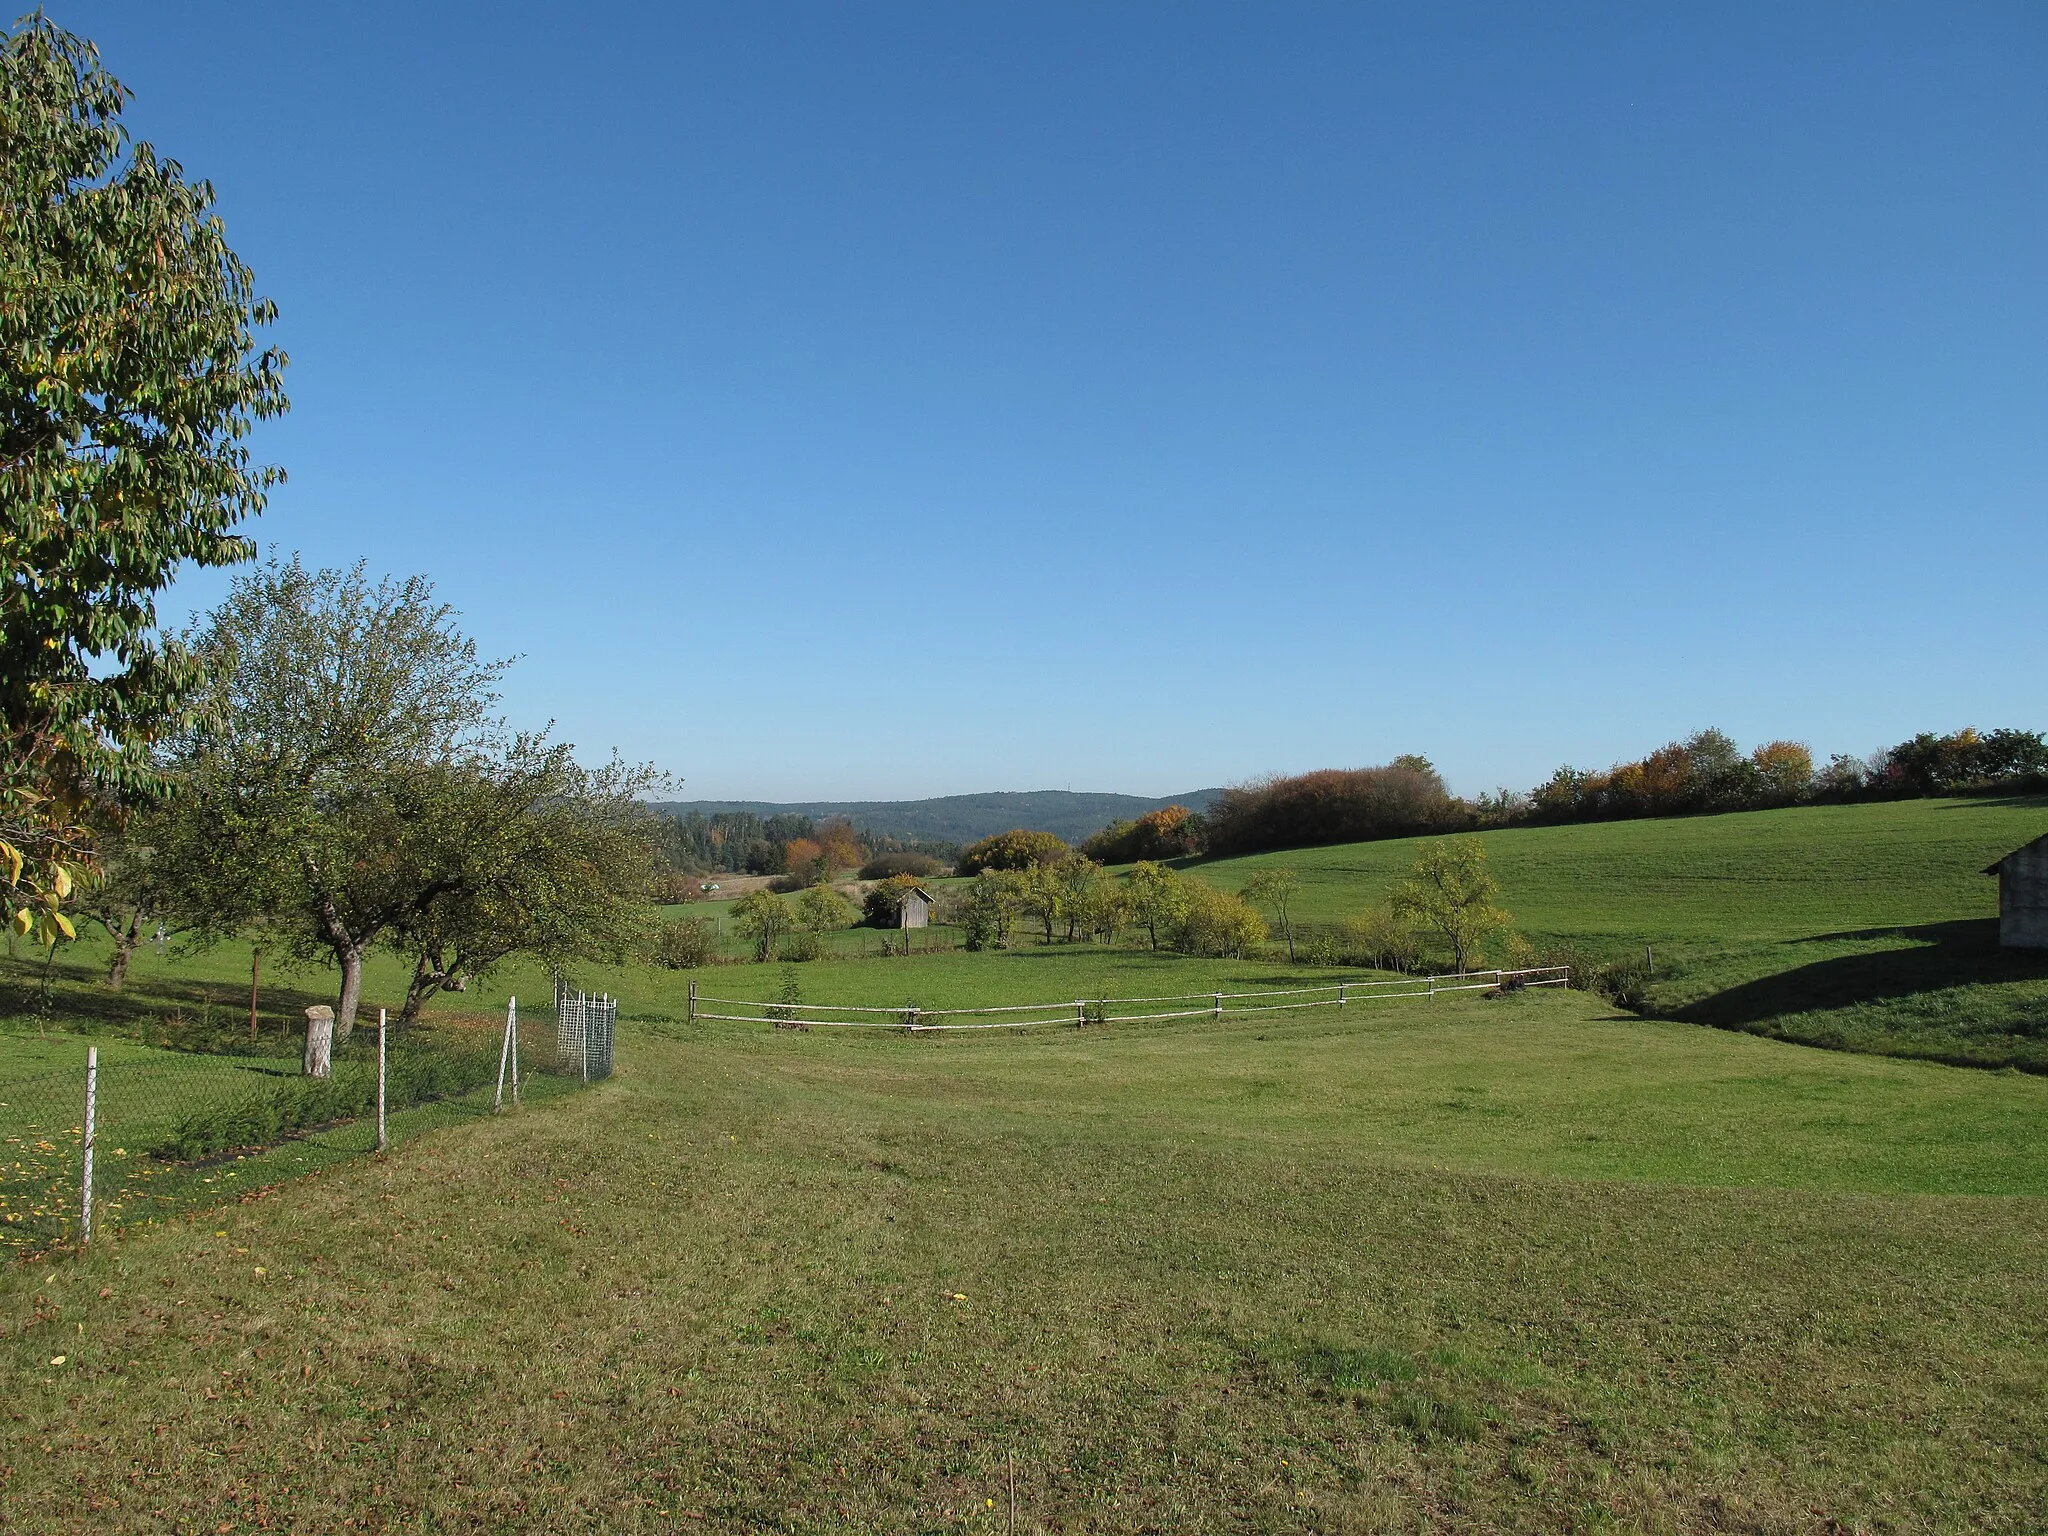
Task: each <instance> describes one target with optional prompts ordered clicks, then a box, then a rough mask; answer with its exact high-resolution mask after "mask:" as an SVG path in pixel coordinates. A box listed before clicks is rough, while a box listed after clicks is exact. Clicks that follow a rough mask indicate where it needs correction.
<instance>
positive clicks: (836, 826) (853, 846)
mask: <svg viewBox="0 0 2048 1536" xmlns="http://www.w3.org/2000/svg"><path fill="white" fill-rule="evenodd" d="M817 841H818V851H819V853H820V855H821V856H822V857H823V858H824V861H825V870H826V874H827V876H828V877H829V876H830V875H831V874H832V873H834V872H836V871H838V870H842V869H852V868H854V867H855V866H857V865H858V864H859V863H860V859H861V853H860V839H859V838H858V837H857V836H856V835H855V834H854V830H853V823H852V822H850V821H848V820H847V819H846V818H845V817H844V816H834V817H833V818H831V819H830V820H829V821H823V822H820V823H819V824H818V831H817Z"/></svg>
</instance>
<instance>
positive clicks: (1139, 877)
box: [1124, 859, 1194, 949]
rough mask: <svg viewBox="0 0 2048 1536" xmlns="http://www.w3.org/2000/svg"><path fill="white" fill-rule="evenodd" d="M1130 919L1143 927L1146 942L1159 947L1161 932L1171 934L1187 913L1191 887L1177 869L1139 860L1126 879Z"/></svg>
mask: <svg viewBox="0 0 2048 1536" xmlns="http://www.w3.org/2000/svg"><path fill="white" fill-rule="evenodd" d="M1124 889H1125V893H1126V898H1127V901H1128V908H1129V911H1130V914H1131V921H1132V922H1134V923H1136V924H1137V925H1138V926H1139V927H1141V928H1143V929H1144V930H1145V938H1146V941H1147V942H1148V943H1149V944H1150V945H1151V947H1152V948H1154V949H1157V948H1158V947H1159V935H1160V933H1161V932H1162V931H1164V932H1166V933H1168V934H1171V933H1172V932H1173V930H1174V929H1175V928H1176V927H1177V926H1178V925H1179V923H1180V921H1181V919H1183V918H1184V917H1186V916H1187V914H1188V908H1189V904H1190V903H1191V902H1192V900H1193V899H1194V898H1193V896H1192V895H1191V894H1190V892H1191V887H1190V885H1189V883H1188V882H1187V881H1186V880H1185V879H1183V878H1182V877H1181V876H1180V875H1179V874H1178V873H1177V872H1176V871H1174V870H1172V869H1169V868H1168V867H1167V866H1166V865H1164V864H1155V863H1153V862H1152V861H1151V860H1149V859H1146V860H1143V861H1141V862H1140V863H1139V864H1137V865H1136V867H1134V868H1133V869H1132V870H1131V872H1130V874H1129V875H1128V876H1127V877H1126V878H1125V881H1124Z"/></svg>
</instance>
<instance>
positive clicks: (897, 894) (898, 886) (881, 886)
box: [861, 875, 919, 928]
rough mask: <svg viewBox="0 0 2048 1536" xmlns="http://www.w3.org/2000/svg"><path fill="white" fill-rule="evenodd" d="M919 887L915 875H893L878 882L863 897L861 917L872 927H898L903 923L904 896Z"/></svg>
mask: <svg viewBox="0 0 2048 1536" xmlns="http://www.w3.org/2000/svg"><path fill="white" fill-rule="evenodd" d="M917 889H919V885H918V881H917V877H916V876H915V875H891V876H890V877H889V878H888V879H886V880H882V881H879V882H877V883H876V884H875V885H874V886H873V887H871V888H870V889H869V891H868V893H867V894H866V895H865V896H864V897H862V898H861V917H862V921H863V922H865V923H866V924H867V925H868V926H869V927H870V928H898V927H901V926H902V924H903V898H904V897H906V896H908V895H909V894H910V893H911V892H912V891H914V890H917Z"/></svg>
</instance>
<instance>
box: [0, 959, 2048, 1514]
mask: <svg viewBox="0 0 2048 1536" xmlns="http://www.w3.org/2000/svg"><path fill="white" fill-rule="evenodd" d="M910 964H911V965H915V964H917V962H911V963H910ZM867 968H868V969H870V970H886V969H888V967H887V966H886V965H883V964H880V963H875V964H870V965H869V966H868V967H867ZM2044 1109H2048V1083H2044V1082H2042V1081H2040V1080H2038V1079H2034V1078H2027V1077H2022V1076H2017V1075H2006V1076H1998V1075H1992V1074H1984V1073H1962V1072H1956V1071H1953V1070H1950V1069H1946V1068H1942V1067H1939V1066H1934V1065H1929V1064H1922V1063H1909V1062H1892V1061H1881V1060H1876V1059H1870V1058H1858V1057H1851V1056H1839V1055H1837V1056H1829V1055H1822V1054H1819V1053H1813V1052H1802V1051H1799V1050H1796V1049H1794V1048H1791V1047H1788V1046H1785V1045H1782V1044H1778V1043H1775V1042H1770V1041H1765V1040H1758V1039H1749V1038H1743V1037H1740V1036H1732V1035H1729V1034H1725V1033H1720V1032H1716V1031H1707V1030H1699V1029H1690V1028H1686V1027H1683V1026H1679V1025H1672V1024H1665V1023H1644V1022H1640V1021H1635V1020H1629V1019H1625V1018H1616V1017H1613V1016H1611V1015H1609V1014H1607V1013H1605V1012H1604V1011H1603V1010H1602V1009H1600V1008H1599V1007H1598V1005H1597V1004H1596V1003H1595V1001H1594V1000H1592V999H1588V998H1585V997H1580V996H1572V995H1562V994H1550V995H1545V996H1540V997H1524V998H1521V999H1516V1000H1507V1001H1502V1002H1479V1001H1472V1000H1461V1001H1454V1002H1443V1001H1439V1002H1438V1003H1435V1004H1419V1005H1409V1006H1408V1007H1406V1008H1405V1009H1404V1010H1402V1011H1400V1012H1398V1013H1391V1012H1390V1013H1387V1014H1383V1015H1378V1016H1374V1017H1365V1016H1353V1015H1347V1016H1346V1017H1344V1018H1342V1019H1338V1018H1336V1017H1335V1016H1333V1015H1329V1014H1325V1015H1309V1016H1295V1017H1294V1018H1293V1019H1292V1020H1286V1019H1281V1020H1272V1021H1257V1022H1236V1021H1226V1022H1225V1023H1223V1024H1211V1023H1209V1022H1207V1021H1197V1022H1196V1023H1195V1024H1194V1025H1193V1027H1186V1026H1181V1027H1176V1028H1174V1029H1172V1030H1170V1031H1169V1030H1168V1029H1166V1028H1164V1027H1157V1028H1150V1029H1139V1028H1131V1029H1125V1030H1119V1029H1116V1028H1111V1029H1107V1030H1100V1031H1088V1032H1075V1031H1049V1032H1047V1033H1045V1034H1043V1035H1037V1036H1025V1037H998V1038H989V1037H948V1038H943V1039H939V1038H932V1037H920V1038H916V1039H911V1038H907V1037H904V1036H902V1035H897V1034H883V1035H858V1036H844V1035H838V1036H834V1035H826V1034H822V1033H816V1034H792V1033H780V1034H777V1033H773V1032H769V1031H760V1030H755V1031H739V1030H735V1029H730V1028H727V1027H724V1026H703V1025H700V1026H697V1027H694V1028H692V1027H686V1026H650V1025H641V1026H637V1027H635V1028H633V1029H630V1030H628V1031H626V1032H625V1039H624V1042H623V1047H622V1070H621V1074H620V1076H619V1078H618V1079H617V1080H615V1081H614V1082H612V1083H609V1084H606V1085H603V1086H602V1087H599V1088H597V1089H594V1090H592V1091H590V1092H587V1093H583V1094H578V1095H574V1096H572V1097H570V1098H568V1099H566V1100H563V1101H561V1102H560V1103H558V1104H555V1105H552V1106H550V1107H549V1108H548V1109H547V1110H546V1111H545V1112H532V1113H524V1114H521V1115H520V1116H518V1117H507V1118H504V1119H500V1120H496V1121H491V1122H487V1123H484V1124H482V1125H479V1126H476V1127H474V1128H473V1129H471V1130H469V1131H466V1132H463V1133H461V1134H459V1135H450V1134H438V1135H432V1136H427V1137H423V1138H421V1139H419V1140H416V1141H414V1142H412V1143H410V1144H408V1145H406V1146H404V1147H401V1148H400V1149H399V1150H397V1151H396V1152H394V1153H393V1154H390V1155H389V1156H387V1157H384V1158H380V1159H372V1160H368V1161H363V1162H358V1163H355V1164H352V1165H349V1166H345V1167H340V1168H337V1169H334V1170H332V1171H330V1172H327V1173H324V1174H321V1175H319V1176H317V1177H316V1178H314V1179H312V1180H310V1181H301V1182H300V1183H298V1184H296V1185H294V1186H293V1187H292V1188H291V1189H290V1190H289V1192H288V1193H280V1194H277V1195H273V1196H271V1197H269V1198H264V1199H260V1200H256V1201H254V1202H252V1203H246V1204H243V1205H240V1206H237V1207H234V1208H232V1209H230V1210H227V1211H224V1212H220V1213H217V1214H216V1215H214V1216H212V1217H210V1218H208V1219H207V1220H205V1221H204V1222H203V1223H200V1224H197V1225H193V1226H189V1227H184V1228H176V1229H169V1230H164V1229H159V1230H156V1231H152V1232H147V1233H142V1234H138V1235H134V1236H130V1237H125V1238H123V1239H121V1240H119V1241H117V1242H114V1243H111V1244H108V1245H106V1246H105V1247H103V1248H100V1249H98V1250H97V1251H95V1252H93V1253H91V1254H90V1255H88V1256H87V1257H86V1258H84V1259H83V1260H81V1261H78V1262H75V1263H69V1264H65V1265H61V1266H56V1267H49V1266H40V1265H39V1266H31V1267H16V1268H14V1269H12V1270H11V1271H7V1272H5V1273H0V1319H4V1323H5V1335H4V1338H0V1394H4V1397H5V1401H6V1405H7V1409H6V1411H7V1412H8V1413H9V1415H10V1421H9V1426H8V1427H9V1431H10V1433H9V1435H8V1437H7V1445H8V1449H7V1450H6V1452H5V1453H4V1454H5V1471H4V1474H0V1525H4V1526H6V1528H8V1529H20V1530H35V1531H38V1532H49V1533H62V1532H71V1531H80V1532H83V1531H93V1532H106V1531H131V1530H133V1531H142V1530H148V1531H163V1530H172V1531H214V1532H230V1531H241V1530H253V1529H261V1528H266V1527H268V1528H280V1529H293V1530H307V1531H312V1530H320V1531H327V1530H337V1529H342V1528H344V1525H345V1522H353V1525H352V1527H349V1528H353V1529H357V1530H395V1529H400V1528H403V1529H408V1530H410V1529H433V1530H441V1531H476V1532H484V1531H490V1532H498V1531H510V1530H533V1531H550V1532H574V1531H606V1532H653V1531H661V1532H667V1531H673V1530H693V1531H694V1530H711V1531H731V1532H740V1531H760V1530H778V1531H787V1532H813V1531H817V1532H824V1531H834V1532H843V1531H863V1532H865V1531H873V1532H884V1531H886V1532H902V1531H912V1532H922V1531H941V1530H943V1531H955V1530H964V1531H1002V1530H1005V1529H1008V1518H1009V1501H1010V1495H1011V1486H1012V1483H1011V1477H1012V1472H1011V1469H1012V1467H1013V1466H1014V1487H1015V1495H1016V1503H1017V1524H1016V1529H1018V1530H1020V1531H1029V1532H1037V1531H1096V1532H1124V1531H1132V1532H1136V1531H1165V1530H1171V1531H1187V1532H1204V1531H1275V1532H1278V1531H1302V1532H1310V1531H1314V1532H1365V1531H1388V1530H1396V1531H1398V1530H1422V1529H1429V1530H1461V1531H1481V1530H1530V1531H1535V1530H1543V1531H1553V1530H1646V1531H1676V1530H1701V1531H1707V1530H1713V1531H1728V1530H1741V1531H1752V1532H1776V1531H1787V1532H1790V1531H1823V1530H1826V1531H1845V1530H1857V1531H1872V1532H1877V1531H1950V1530H1953V1531H1962V1530H1970V1531H2014V1532H2017V1531H2025V1530H2032V1529H2036V1528H2038V1515H2039V1511H2040V1510H2041V1509H2042V1508H2043V1507H2048V1461H2044V1459H2043V1457H2042V1456H2041V1454H2040V1450H2039V1447H2040V1446H2041V1445H2042V1444H2043V1443H2048V1388H2044V1382H2048V1369H2044V1365H2048V1361H2044V1353H2048V1348H2044V1346H2048V1340H2044V1329H2043V1325H2042V1322H2041V1319H2042V1317H2043V1316H2044V1315H2048V1279H2044V1269H2043V1266H2042V1265H2041V1263H2040V1257H2041V1254H2042V1252H2043V1246H2044V1240H2048V1205H2044V1203H2043V1202H2042V1201H2041V1200H2040V1199H2038V1198H2034V1197H2035V1196H2038V1194H2039V1192H2040V1191H2041V1189H2042V1187H2043V1183H2044V1173H2048V1168H2044V1154H2043V1152H2042V1150H2041V1149H2042V1141H2041V1138H2040V1136H2039V1134H2038V1132H2039V1129H2040V1126H2041V1124H2042V1123H2043V1111H2044ZM60 1359H61V1362H62V1363H61V1364H59V1363H53V1362H57V1361H59V1360H60Z"/></svg>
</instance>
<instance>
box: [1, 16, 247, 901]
mask: <svg viewBox="0 0 2048 1536" xmlns="http://www.w3.org/2000/svg"><path fill="white" fill-rule="evenodd" d="M126 100H127V92H126V91H125V90H124V89H123V88H122V86H121V85H120V83H119V82H118V81H116V80H115V79H114V78H113V77H112V76H111V75H109V74H108V73H107V72H106V71H105V70H104V69H103V68H102V67H101V65H100V62H99V57H98V54H97V52H96V51H95V50H94V49H93V47H92V45H91V44H90V43H87V42H86V41H84V40H83V39H81V38H78V37H74V36H72V35H71V34H70V33H68V32H65V31H63V30H61V29H60V28H58V27H57V26H56V25H54V24H53V23H52V22H50V21H49V20H48V19H47V18H45V17H44V16H42V15H41V14H40V13H38V14H36V15H34V16H31V17H29V18H27V19H26V20H25V21H24V22H23V23H22V24H21V25H20V26H18V27H17V28H16V29H15V30H14V31H13V32H12V33H10V34H9V35H8V36H7V37H6V38H5V40H4V42H0V394H4V397H5V399H4V409H0V422H4V425H0V458H4V460H5V463H6V466H7V472H6V474H5V475H4V476H0V566H4V569H5V573H6V574H5V576H4V578H0V916H4V917H5V918H6V919H7V920H9V921H10V922H11V923H12V924H13V927H14V930H15V931H16V932H18V933H19V932H28V931H30V930H32V929H33V930H35V931H37V933H38V937H39V938H40V939H42V940H43V941H45V942H54V941H55V940H57V939H58V938H64V937H69V936H70V930H71V923H70V921H69V919H67V918H64V917H63V914H62V912H61V911H60V910H59V909H60V907H61V905H62V903H63V902H64V901H65V899H66V898H67V896H68V895H69V894H70V891H71V890H72V888H73V887H75V886H77V885H80V884H82V883H83V882H84V879H85V877H86V875H87V873H88V872H89V869H90V865H91V855H90V841H89V838H88V836H87V833H86V829H85V827H84V825H83V823H82V814H83V811H84V808H85V806H86V804H87V802H88V800H89V799H90V798H92V796H93V795H95V794H96V793H112V794H114V795H115V796H117V797H119V798H122V799H135V798H146V797H149V796H152V795H155V794H158V793H161V790H162V787H163V786H162V781H161V779H160V778H159V776H158V775H157V773H156V772H155V770H154V766H153V765H152V763H151V762H150V760H149V756H148V748H149V746H150V744H151V743H152V742H153V741H154V740H155V739H156V738H157V737H158V736H159V735H160V734H161V733H162V732H163V731H164V730H165V729H166V728H167V727H168V726H169V725H170V724H171V723H172V722H173V721H174V720H175V719H176V718H177V716H178V713H179V711H180V709H181V707H182V706H183V704H184V701H185V699H186V697H187V695H188V694H189V693H190V692H191V690H192V689H193V688H194V686H195V685H196V683H197V681H198V672H197V667H196V666H195V663H194V661H193V658H192V657H190V656H189V655H188V654H187V653H186V652H185V651H184V649H183V648H181V647H180V646H178V645H176V644H174V643H170V642H168V641H166V640H165V639H163V638H162V637H161V636H160V635H159V634H158V632H157V629H156V622H157V621H156V606H155V602H156V596H157V594H158V593H160V592H161V591H162V590H163V589H164V588H165V587H166V586H167V585H168V584H169V582H170V581H171V579H172V577H173V575H174V574H175V572H176V570H177V569H178V567H179V566H180V565H181V564H183V563H184V562H186V561H190V562H192V563H194V564H197V565H207V566H218V565H228V564H232V563H234V562H236V561H239V560H245V559H247V558H248V557H249V555H250V553H251V550H250V545H249V543H248V541H247V540H245V539H242V538H239V537H237V536H235V535H234V533H233V532H232V531H231V530H232V529H233V528H234V527H235V526H236V524H238V523H240V522H241V521H242V520H243V519H244V518H247V517H249V516H251V515H253V514H255V513H257V512H259V511H261V510H262V507H263V503H264V497H265V493H266V492H267V490H268V489H269V488H270V487H271V486H272V485H273V484H275V483H276V482H277V480H278V479H279V478H281V477H280V474H279V472H278V471H276V470H274V469H269V468H265V467H261V466H258V465H255V464H253V463H252V462H251V459H250V456H249V452H248V450H247V448H246V447H245V446H244V443H243V439H244V438H245V437H246V435H247V433H248V431H249V429H250V427H251V425H252V424H253V423H254V422H256V421H258V420H261V419H262V418H265V417H269V416H275V415H277V414H279V413H280V412H282V411H283V410H284V409H285V408H286V401H285V395H284V388H283V379H282V375H283V370H284V364H285V359H284V355H283V354H282V353H281V352H276V351H264V352H260V353H259V352H258V351H257V348H256V342H255V339H254V338H255V331H256V330H257V328H259V327H261V326H263V325H266V324H268V323H269V322H270V321H271V320H272V319H274V318H275V310H274V308H273V306H272V305H271V303H270V302H269V300H267V299H263V298H259V297H257V296H256V294H255V292H254V289H253V286H252V284H253V278H252V276H251V274H250V272H249V269H248V268H247V267H246V266H245V265H243V263H242V262H241V260H240V259H239V258H238V257H237V256H236V255H235V253H234V252H233V251H232V250H231V249H230V248H229V247H228V244H227V240H226V232H225V230H224V228H223V226H222V224H221V222H220V219H219V218H218V217H217V216H216V215H215V213H214V212H213V193H212V189H211V188H210V187H208V186H207V185H206V184H205V183H204V182H199V183H191V182H187V181H186V180H185V177H184V173H183V171H182V170H181V169H180V167H179V166H178V165H177V163H176V162H174V161H169V160H163V159H160V158H158V156H157V155H156V153H155V151H154V150H153V149H152V148H151V147H150V146H149V145H147V144H137V145H132V146H131V144H130V142H129V140H128V137H127V133H126V130H125V129H124V128H123V126H122V124H121V121H120V116H121V110H122V107H123V105H124V104H125V102H126ZM24 915H25V918H24Z"/></svg>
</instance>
